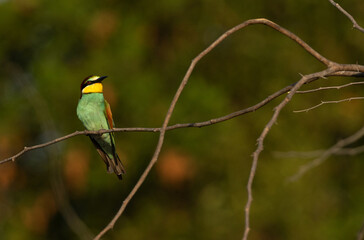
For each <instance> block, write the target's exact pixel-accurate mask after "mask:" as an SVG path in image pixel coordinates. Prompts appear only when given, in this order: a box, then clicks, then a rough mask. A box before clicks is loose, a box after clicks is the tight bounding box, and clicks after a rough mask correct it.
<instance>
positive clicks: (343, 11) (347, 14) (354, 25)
mask: <svg viewBox="0 0 364 240" xmlns="http://www.w3.org/2000/svg"><path fill="white" fill-rule="evenodd" d="M329 1H330V3H331V4H332V5H334V6H335V7H336V8H337V9H339V11H340V12H342V13H343V14H344V15H345V16H346V17H347V18H349V19H350V21H351V22H352V23H353V28H355V29H357V30H359V31H360V32H362V33H364V28H362V27H361V26H360V25H359V24H358V23H357V22H356V20H355V19H354V18H353V16H351V15H350V14H349V13H348V12H347V11H345V9H343V8H342V7H341V6H340V5H339V4H338V3H336V2H334V1H333V0H329Z"/></svg>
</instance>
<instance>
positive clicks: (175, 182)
mask: <svg viewBox="0 0 364 240" xmlns="http://www.w3.org/2000/svg"><path fill="white" fill-rule="evenodd" d="M157 173H158V175H159V177H160V180H161V182H162V183H163V184H164V185H166V186H170V187H179V186H181V184H183V183H185V182H186V181H188V180H190V179H191V178H193V176H194V173H195V165H194V162H193V161H192V158H191V157H190V156H189V155H187V154H186V153H182V152H180V151H177V150H176V149H170V150H167V151H166V152H165V153H164V154H162V156H161V158H160V160H159V163H158V164H157Z"/></svg>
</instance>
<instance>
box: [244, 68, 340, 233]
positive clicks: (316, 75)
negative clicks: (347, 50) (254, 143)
mask: <svg viewBox="0 0 364 240" xmlns="http://www.w3.org/2000/svg"><path fill="white" fill-rule="evenodd" d="M329 65H330V66H334V65H331V63H329ZM334 68H335V67H329V68H328V69H326V70H324V71H321V72H317V73H313V74H309V75H306V76H302V78H301V79H300V80H299V81H298V82H297V84H296V85H295V86H294V87H293V88H292V89H291V91H290V92H289V93H288V95H287V96H286V97H285V98H284V99H283V101H282V102H281V103H280V104H279V105H278V106H277V107H276V108H275V110H274V113H273V116H272V118H271V119H270V120H269V122H268V123H267V125H265V127H264V129H263V131H262V133H261V134H260V136H259V138H258V147H257V149H256V150H255V152H254V153H253V162H252V166H251V169H250V174H249V179H248V184H247V191H248V200H247V203H246V205H245V229H244V236H243V240H247V239H248V234H249V231H250V208H251V203H252V201H253V193H252V185H253V181H254V177H255V173H256V169H257V165H258V159H259V155H260V153H261V152H262V151H263V148H264V147H263V143H264V139H265V138H266V136H267V134H268V133H269V131H270V130H271V128H272V126H273V124H274V123H275V122H276V121H277V119H278V116H279V114H280V112H281V110H282V109H283V108H284V107H285V106H286V105H287V103H289V102H290V101H291V99H292V97H293V95H294V94H295V93H296V91H297V90H298V89H299V88H300V87H301V86H302V85H303V84H305V83H306V82H307V81H308V80H309V79H316V78H319V77H322V76H326V75H328V74H331V73H333V72H334V71H335V70H334Z"/></svg>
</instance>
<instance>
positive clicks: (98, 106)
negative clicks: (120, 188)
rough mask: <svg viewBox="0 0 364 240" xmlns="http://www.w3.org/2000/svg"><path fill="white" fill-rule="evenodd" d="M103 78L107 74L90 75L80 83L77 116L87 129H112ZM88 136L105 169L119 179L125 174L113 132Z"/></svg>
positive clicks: (112, 124)
mask: <svg viewBox="0 0 364 240" xmlns="http://www.w3.org/2000/svg"><path fill="white" fill-rule="evenodd" d="M105 78H107V76H102V77H100V76H95V75H91V76H88V77H86V78H85V79H84V80H83V81H82V83H81V96H80V99H79V101H78V105H77V117H78V118H79V119H80V121H81V122H82V123H83V125H84V126H85V128H86V129H87V130H89V131H98V130H101V129H112V128H113V127H114V120H113V118H112V113H111V108H110V104H109V103H108V102H107V101H106V100H105V98H104V94H103V85H102V81H103V80H104V79H105ZM89 137H90V139H91V141H92V143H93V144H94V145H95V147H96V150H97V152H98V153H99V154H100V156H101V158H102V160H103V161H104V162H105V164H106V169H107V171H108V172H109V173H115V174H116V176H117V177H118V178H119V179H120V180H121V179H122V178H123V174H125V168H124V166H123V164H122V162H121V161H120V158H119V156H118V154H117V153H116V149H115V138H114V133H113V132H110V133H103V134H101V135H96V134H93V135H89Z"/></svg>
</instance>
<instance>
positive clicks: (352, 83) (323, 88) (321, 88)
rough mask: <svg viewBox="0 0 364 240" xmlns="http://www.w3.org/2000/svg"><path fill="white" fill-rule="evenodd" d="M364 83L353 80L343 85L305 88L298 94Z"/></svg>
mask: <svg viewBox="0 0 364 240" xmlns="http://www.w3.org/2000/svg"><path fill="white" fill-rule="evenodd" d="M362 84H364V82H351V83H347V84H343V85H339V86H329V87H319V88H315V89H310V90H304V91H297V92H296V93H297V94H305V93H313V92H318V91H322V90H331V89H336V90H338V89H341V88H345V87H349V86H353V85H362Z"/></svg>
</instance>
